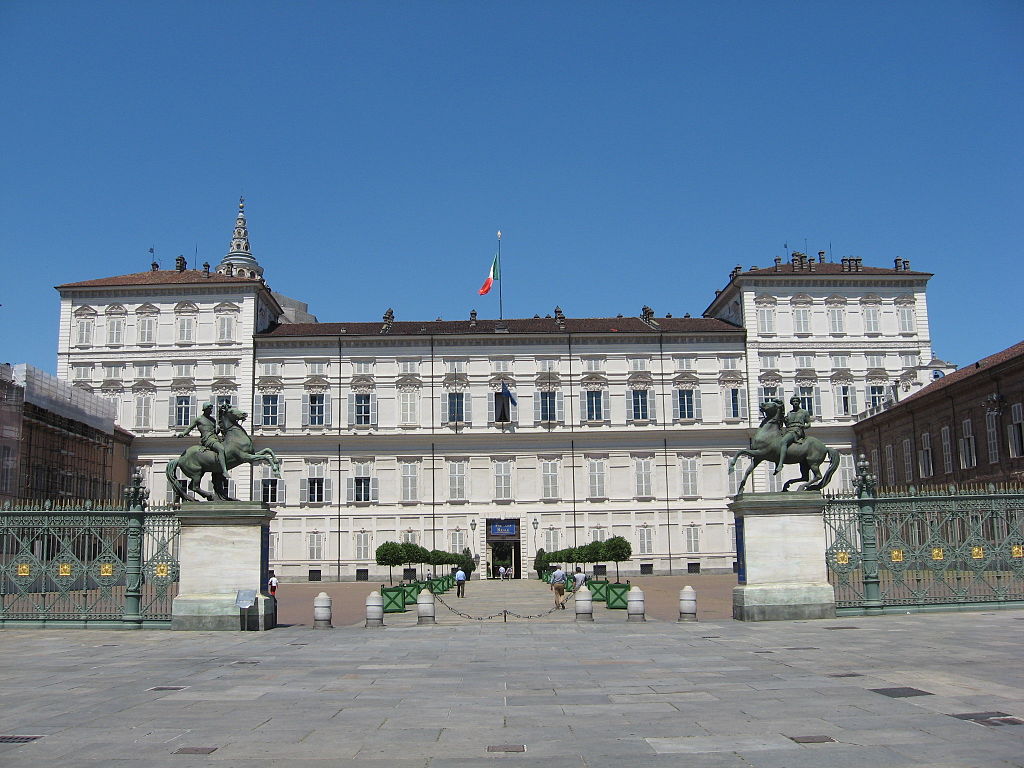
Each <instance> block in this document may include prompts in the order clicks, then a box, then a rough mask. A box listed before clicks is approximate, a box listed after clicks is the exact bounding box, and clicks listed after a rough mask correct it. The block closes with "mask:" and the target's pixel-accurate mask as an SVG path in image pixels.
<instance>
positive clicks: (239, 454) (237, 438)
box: [166, 406, 281, 501]
mask: <svg viewBox="0 0 1024 768" xmlns="http://www.w3.org/2000/svg"><path fill="white" fill-rule="evenodd" d="M247 415H248V414H246V413H245V411H240V410H239V409H237V408H234V407H232V406H222V407H221V408H220V412H219V413H218V414H217V419H218V422H219V425H220V432H221V435H222V437H221V442H222V443H223V445H224V461H225V463H226V464H227V467H228V469H229V470H230V469H234V468H235V467H237V466H239V465H240V464H255V463H256V462H258V461H265V462H267V463H268V464H270V466H271V467H272V468H273V470H274V476H275V477H281V462H280V461H279V460H278V458H277V456H276V455H275V454H274V452H273V451H272V450H270V449H269V448H263V449H262V450H259V451H256V452H255V453H254V452H253V446H252V438H251V437H250V436H249V433H248V432H246V431H245V428H244V427H243V426H242V422H243V421H245V419H246V416H247ZM179 469H180V470H181V471H182V474H184V475H185V477H186V478H187V481H186V483H185V486H183V485H182V484H181V482H180V481H179V479H178V470H179ZM207 472H209V473H210V474H211V475H212V476H213V493H207V492H206V491H204V490H203V489H202V488H201V487H200V483H201V482H202V480H203V476H204V475H205V474H206V473H207ZM166 475H167V481H168V482H169V483H170V484H171V487H172V488H173V489H174V492H175V493H176V494H177V497H178V499H185V500H187V501H198V499H196V498H195V497H194V496H190V495H189V493H188V491H192V492H193V493H197V494H199V495H200V496H202V497H203V498H204V499H206V500H207V501H212V500H213V499H214V498H217V499H220V500H222V501H237V499H232V498H230V497H229V496H228V492H227V489H228V479H227V477H226V476H225V475H224V474H223V473H222V472H221V469H220V460H219V458H218V457H217V454H216V453H215V452H214V451H211V450H210V449H208V448H204V447H203V446H201V445H190V446H189V447H188V448H186V449H185V450H184V451H182V454H181V456H179V457H178V458H176V459H172V460H171V461H169V462H168V463H167V471H166ZM186 486H187V488H188V490H186Z"/></svg>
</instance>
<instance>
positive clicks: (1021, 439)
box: [1006, 403, 1024, 459]
mask: <svg viewBox="0 0 1024 768" xmlns="http://www.w3.org/2000/svg"><path fill="white" fill-rule="evenodd" d="M1006 439H1007V442H1008V443H1009V446H1010V456H1011V457H1012V458H1014V459H1019V458H1020V457H1021V456H1024V404H1021V403H1014V404H1013V405H1012V406H1010V423H1009V424H1008V425H1007V427H1006Z"/></svg>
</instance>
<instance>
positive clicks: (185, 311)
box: [174, 301, 199, 315]
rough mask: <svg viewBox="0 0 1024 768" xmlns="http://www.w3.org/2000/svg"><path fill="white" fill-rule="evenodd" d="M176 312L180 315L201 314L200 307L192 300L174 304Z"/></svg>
mask: <svg viewBox="0 0 1024 768" xmlns="http://www.w3.org/2000/svg"><path fill="white" fill-rule="evenodd" d="M174 312H175V314H178V315H197V314H199V307H197V306H196V305H195V304H193V303H192V302H191V301H179V302H178V303H177V304H175V305H174Z"/></svg>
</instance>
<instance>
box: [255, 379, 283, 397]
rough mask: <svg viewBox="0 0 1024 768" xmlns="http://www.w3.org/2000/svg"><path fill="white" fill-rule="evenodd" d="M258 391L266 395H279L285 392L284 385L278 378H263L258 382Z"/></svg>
mask: <svg viewBox="0 0 1024 768" xmlns="http://www.w3.org/2000/svg"><path fill="white" fill-rule="evenodd" d="M256 389H258V390H259V391H260V393H261V394H264V395H279V394H281V392H283V391H284V383H283V382H282V381H281V379H280V378H278V377H277V376H261V377H260V378H259V379H257V381H256Z"/></svg>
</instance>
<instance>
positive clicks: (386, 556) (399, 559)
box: [377, 541, 405, 584]
mask: <svg viewBox="0 0 1024 768" xmlns="http://www.w3.org/2000/svg"><path fill="white" fill-rule="evenodd" d="M404 562H405V550H404V549H403V548H402V545H401V544H399V543H398V542H396V541H385V542H384V543H383V544H381V545H380V546H379V547H377V565H386V566H387V567H388V581H389V582H390V583H392V584H394V583H395V580H394V577H393V576H392V575H391V569H392V568H393V567H394V566H396V565H401V564H402V563H404Z"/></svg>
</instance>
